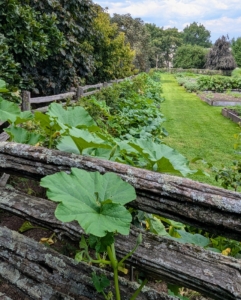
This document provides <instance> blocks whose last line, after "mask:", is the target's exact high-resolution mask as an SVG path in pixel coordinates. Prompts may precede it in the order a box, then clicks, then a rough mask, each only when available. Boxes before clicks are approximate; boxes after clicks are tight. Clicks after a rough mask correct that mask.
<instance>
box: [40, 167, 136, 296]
mask: <svg viewBox="0 0 241 300" xmlns="http://www.w3.org/2000/svg"><path fill="white" fill-rule="evenodd" d="M40 184H41V186H43V187H45V188H47V196H48V198H49V199H50V200H52V201H55V202H58V203H59V204H58V206H57V208H56V211H55V216H56V217H57V219H59V220H60V221H62V222H70V221H72V220H77V221H78V222H79V224H80V226H81V227H82V228H83V229H84V231H85V232H86V233H87V234H88V233H89V234H91V236H90V237H89V239H88V240H87V241H86V239H85V238H84V236H82V238H81V241H80V250H81V251H79V252H78V253H77V255H76V259H77V260H78V261H82V260H86V261H88V262H91V263H98V264H107V265H111V267H112V269H113V272H114V281H115V291H116V299H117V300H120V299H121V296H120V291H119V284H118V269H119V268H122V267H123V263H124V261H125V260H126V259H127V258H128V257H130V256H131V255H132V254H133V253H134V251H135V250H136V248H137V247H138V246H139V244H140V243H141V236H139V237H138V239H137V243H136V246H135V247H134V249H133V250H132V251H130V252H129V253H128V254H127V255H126V256H125V257H124V258H122V259H121V260H120V261H118V260H117V258H116V254H115V246H114V235H115V234H117V233H121V234H124V235H128V234H129V231H130V223H131V219H132V218H131V214H130V213H129V211H128V210H127V209H126V208H125V207H124V205H125V204H126V203H128V202H130V201H132V200H134V199H135V198H136V193H135V189H134V188H133V187H132V186H131V185H130V184H129V183H127V182H124V181H122V179H121V178H120V177H119V176H117V175H115V174H113V173H106V174H104V175H100V173H99V172H87V171H84V170H80V169H77V168H72V169H71V174H70V175H67V174H66V173H65V172H59V173H55V174H54V175H49V176H46V177H44V178H42V179H41V183H40ZM89 246H92V247H94V248H95V250H96V258H97V259H95V260H93V259H92V258H91V257H90V255H89ZM82 249H83V250H82ZM101 252H107V254H108V258H109V261H108V260H106V258H105V257H104V258H101V256H100V253H101ZM92 280H93V283H94V286H95V287H96V290H97V291H98V292H100V293H102V294H103V295H104V297H105V299H109V297H108V295H106V294H105V293H104V290H105V288H106V287H107V286H109V280H108V279H107V278H106V277H105V276H102V275H101V276H97V275H96V274H92ZM139 292H140V290H139V289H138V290H137V292H136V293H135V294H134V295H133V297H132V298H131V299H133V300H134V299H136V297H137V295H138V294H139Z"/></svg>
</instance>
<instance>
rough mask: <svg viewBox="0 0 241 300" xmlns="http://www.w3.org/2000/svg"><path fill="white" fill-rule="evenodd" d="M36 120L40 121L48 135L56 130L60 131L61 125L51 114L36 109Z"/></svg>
mask: <svg viewBox="0 0 241 300" xmlns="http://www.w3.org/2000/svg"><path fill="white" fill-rule="evenodd" d="M34 118H35V121H36V122H39V124H40V126H41V128H42V129H43V130H44V131H45V133H46V135H51V134H53V133H54V132H56V131H60V130H61V127H60V126H59V124H57V123H56V122H55V120H53V119H52V118H51V117H50V116H48V115H46V114H43V113H41V112H39V111H36V112H35V114H34Z"/></svg>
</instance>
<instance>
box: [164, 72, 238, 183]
mask: <svg viewBox="0 0 241 300" xmlns="http://www.w3.org/2000/svg"><path fill="white" fill-rule="evenodd" d="M162 83H163V93H164V97H165V99H166V100H165V102H164V103H162V106H161V110H162V112H163V114H164V116H165V117H166V119H167V121H166V123H165V124H164V127H165V128H166V129H167V131H168V133H169V136H168V137H167V138H165V140H164V141H165V143H166V144H167V145H169V146H171V147H173V148H175V149H176V150H178V151H179V152H180V153H182V154H183V155H185V156H186V157H187V158H188V159H189V160H192V159H194V158H196V157H200V158H203V159H204V160H205V161H206V162H208V163H210V164H212V165H213V166H215V167H218V168H221V167H222V165H225V166H231V163H232V161H233V160H235V159H240V158H241V156H239V155H238V154H236V153H235V151H234V149H233V144H234V143H235V140H234V134H235V133H238V132H240V129H239V127H238V125H237V124H235V123H233V122H232V121H230V120H228V119H226V118H225V117H223V116H222V115H221V109H222V108H221V107H214V106H209V105H208V104H207V103H205V102H203V101H202V100H200V98H198V97H197V96H196V95H195V94H193V93H187V92H186V91H185V89H184V88H183V87H181V86H179V85H178V84H177V82H176V80H175V78H174V76H173V75H171V74H163V75H162ZM190 166H191V167H192V168H201V169H203V170H204V169H205V170H206V171H208V172H209V173H210V175H211V176H210V177H205V176H192V177H191V178H192V179H194V180H198V181H202V182H206V183H208V184H212V185H219V184H218V183H217V182H216V181H215V179H214V174H213V173H212V172H211V171H210V170H209V168H208V167H207V165H204V164H202V163H200V162H196V163H191V164H190Z"/></svg>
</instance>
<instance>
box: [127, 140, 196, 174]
mask: <svg viewBox="0 0 241 300" xmlns="http://www.w3.org/2000/svg"><path fill="white" fill-rule="evenodd" d="M129 145H130V146H132V147H133V148H134V149H136V150H137V151H138V152H139V153H141V154H142V155H143V157H145V159H147V160H148V161H150V162H152V166H153V167H154V166H155V165H156V168H157V170H156V171H158V172H163V173H169V174H175V175H182V176H187V175H188V174H193V173H195V172H196V171H195V170H194V171H193V170H191V169H190V168H189V167H188V160H187V159H186V158H185V157H184V156H183V155H182V154H180V153H179V152H178V151H176V150H174V149H173V148H171V147H169V146H167V145H164V144H157V143H154V142H152V141H151V140H143V139H138V140H135V141H134V142H130V143H129Z"/></svg>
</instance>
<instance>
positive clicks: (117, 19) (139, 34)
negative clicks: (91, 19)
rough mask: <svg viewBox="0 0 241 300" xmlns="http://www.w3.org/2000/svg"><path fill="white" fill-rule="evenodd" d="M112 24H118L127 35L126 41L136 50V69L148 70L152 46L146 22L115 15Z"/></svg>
mask: <svg viewBox="0 0 241 300" xmlns="http://www.w3.org/2000/svg"><path fill="white" fill-rule="evenodd" d="M111 22H112V23H116V24H117V26H118V29H119V31H120V32H123V33H124V34H125V37H126V41H127V42H128V43H130V46H131V48H132V49H133V50H135V60H134V64H135V66H136V68H137V69H140V70H141V71H146V70H148V68H149V66H150V62H149V58H150V51H151V45H150V36H149V34H148V32H147V30H146V27H145V24H144V21H143V20H141V19H140V18H135V19H133V18H132V16H131V15H130V14H125V15H119V14H114V16H113V17H112V19H111Z"/></svg>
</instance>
